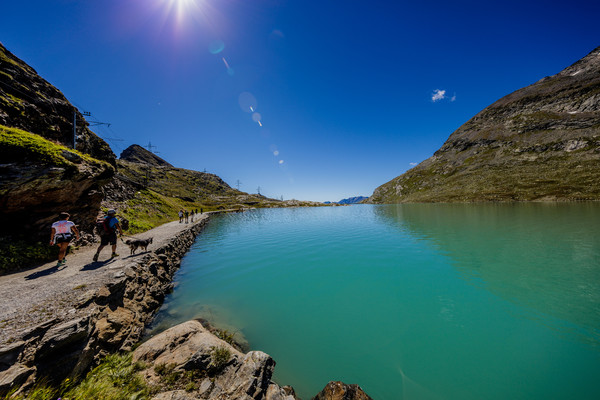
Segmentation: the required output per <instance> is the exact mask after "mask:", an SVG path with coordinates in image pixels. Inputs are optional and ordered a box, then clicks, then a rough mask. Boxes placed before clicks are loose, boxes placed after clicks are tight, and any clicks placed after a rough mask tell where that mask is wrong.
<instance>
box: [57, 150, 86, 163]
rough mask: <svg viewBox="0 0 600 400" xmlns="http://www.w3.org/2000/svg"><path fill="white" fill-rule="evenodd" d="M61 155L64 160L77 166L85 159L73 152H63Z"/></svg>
mask: <svg viewBox="0 0 600 400" xmlns="http://www.w3.org/2000/svg"><path fill="white" fill-rule="evenodd" d="M61 154H62V156H63V157H64V158H66V159H67V160H69V161H71V162H72V163H75V164H80V163H81V162H82V161H83V158H81V156H80V155H78V154H76V153H73V152H72V151H66V150H63V151H62V152H61Z"/></svg>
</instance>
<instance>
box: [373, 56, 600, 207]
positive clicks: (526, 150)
mask: <svg viewBox="0 0 600 400" xmlns="http://www.w3.org/2000/svg"><path fill="white" fill-rule="evenodd" d="M599 162H600V47H599V48H596V49H594V50H593V51H592V52H591V53H589V54H588V55H587V56H586V57H584V58H582V59H581V60H579V61H578V62H576V63H574V64H573V65H571V66H570V67H568V68H566V69H564V70H563V71H561V72H559V73H558V74H556V75H553V76H550V77H545V78H543V79H540V80H539V81H538V82H536V83H534V84H532V85H530V86H527V87H525V88H522V89H519V90H517V91H515V92H513V93H511V94H509V95H507V96H505V97H503V98H501V99H499V100H498V101H496V102H494V103H493V104H491V105H490V106H488V107H486V108H485V109H484V110H482V111H481V112H479V113H478V114H477V115H475V116H474V117H473V118H471V119H470V120H469V121H467V122H466V123H465V124H463V125H462V126H461V127H460V128H458V129H457V130H456V131H455V132H453V133H452V134H451V135H450V137H449V138H448V139H447V140H446V142H445V143H444V144H443V146H442V147H441V148H440V149H439V150H438V151H436V152H435V153H434V155H433V156H432V157H430V158H429V159H427V160H425V161H423V162H422V163H420V164H419V165H417V166H416V167H414V168H413V169H411V170H409V171H407V172H406V173H404V174H403V175H401V176H399V177H396V178H394V179H393V180H391V181H390V182H388V183H386V184H384V185H381V186H380V187H378V188H377V189H375V191H374V192H373V195H372V196H371V197H370V198H369V200H368V202H371V203H395V202H436V201H441V202H448V201H450V202H453V201H532V200H533V201H535V200H537V201H539V200H546V201H547V200H552V201H556V200H600V172H599V171H600V169H599V168H598V167H599Z"/></svg>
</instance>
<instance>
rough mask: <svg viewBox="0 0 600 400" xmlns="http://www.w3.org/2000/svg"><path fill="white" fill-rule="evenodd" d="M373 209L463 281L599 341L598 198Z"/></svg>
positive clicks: (540, 318) (546, 321)
mask: <svg viewBox="0 0 600 400" xmlns="http://www.w3.org/2000/svg"><path fill="white" fill-rule="evenodd" d="M374 213H375V215H377V217H378V218H380V219H381V221H382V222H384V223H385V224H387V225H394V226H396V227H397V228H400V229H401V230H402V231H403V232H407V231H408V232H410V234H411V236H413V237H414V238H417V239H422V240H425V241H426V242H427V243H430V244H431V245H432V246H435V247H436V250H437V251H440V252H442V253H444V254H446V255H447V256H449V257H450V258H451V259H452V263H453V265H454V267H455V268H456V270H457V271H458V272H459V273H460V276H461V278H463V279H465V280H467V281H469V283H471V284H473V285H477V286H480V287H482V288H485V289H486V290H488V291H489V292H491V293H493V294H494V295H496V296H499V297H501V298H502V299H504V300H507V301H510V302H512V303H515V304H517V305H519V306H521V307H526V308H528V309H530V310H534V311H535V312H536V313H537V316H536V317H537V320H538V322H539V323H541V324H550V325H552V327H553V328H554V329H560V331H561V332H562V333H566V334H568V335H569V336H571V337H578V339H580V340H585V341H587V342H589V343H590V344H593V345H594V346H597V347H598V346H600V226H599V225H598V223H597V221H598V216H600V205H599V204H591V203H575V204H564V203H563V204H537V203H536V204H477V205H473V204H399V205H392V206H380V207H376V208H375V209H374ZM524 315H528V316H529V318H531V313H524ZM547 316H551V317H553V318H556V319H558V320H559V321H551V320H549V319H548V318H546V317H547ZM573 324H574V325H573Z"/></svg>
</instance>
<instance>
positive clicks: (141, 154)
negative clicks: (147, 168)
mask: <svg viewBox="0 0 600 400" xmlns="http://www.w3.org/2000/svg"><path fill="white" fill-rule="evenodd" d="M120 159H121V160H124V161H129V162H133V163H138V164H148V165H152V166H154V167H171V168H174V167H173V166H172V165H171V164H169V163H168V162H166V161H165V160H163V159H162V158H160V157H159V156H157V155H156V154H154V153H152V152H150V151H148V150H146V149H145V148H143V147H142V146H140V145H137V144H132V145H131V146H129V147H128V148H126V149H125V150H123V152H122V153H121V156H120Z"/></svg>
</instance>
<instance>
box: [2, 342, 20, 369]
mask: <svg viewBox="0 0 600 400" xmlns="http://www.w3.org/2000/svg"><path fill="white" fill-rule="evenodd" d="M24 346H25V342H24V341H22V340H20V341H18V342H14V343H11V344H9V345H8V346H5V347H2V348H0V371H2V370H6V369H8V368H10V366H11V365H13V364H14V363H15V362H17V359H18V358H19V354H20V353H21V351H22V350H23V347H24Z"/></svg>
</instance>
